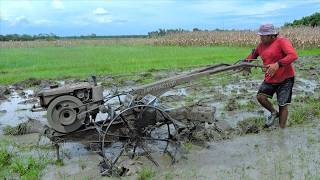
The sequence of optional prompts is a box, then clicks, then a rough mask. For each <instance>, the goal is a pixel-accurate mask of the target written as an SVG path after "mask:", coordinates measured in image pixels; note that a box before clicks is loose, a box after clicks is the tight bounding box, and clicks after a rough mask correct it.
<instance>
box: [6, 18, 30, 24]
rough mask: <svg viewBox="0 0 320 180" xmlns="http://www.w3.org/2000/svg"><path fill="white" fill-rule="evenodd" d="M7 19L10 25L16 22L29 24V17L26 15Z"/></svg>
mask: <svg viewBox="0 0 320 180" xmlns="http://www.w3.org/2000/svg"><path fill="white" fill-rule="evenodd" d="M7 21H8V22H9V23H10V25H11V26H15V25H18V24H29V23H30V21H29V19H28V18H27V17H26V16H17V17H15V18H14V19H12V20H9V19H8V20H7Z"/></svg>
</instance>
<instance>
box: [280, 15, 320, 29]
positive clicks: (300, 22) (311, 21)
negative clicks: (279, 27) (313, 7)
mask: <svg viewBox="0 0 320 180" xmlns="http://www.w3.org/2000/svg"><path fill="white" fill-rule="evenodd" d="M284 26H285V27H288V26H311V27H316V26H320V12H316V13H314V14H312V15H310V16H305V17H303V18H301V19H297V20H294V21H293V22H292V23H285V24H284Z"/></svg>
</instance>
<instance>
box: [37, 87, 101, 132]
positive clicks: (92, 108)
mask: <svg viewBox="0 0 320 180" xmlns="http://www.w3.org/2000/svg"><path fill="white" fill-rule="evenodd" d="M37 96H38V97H39V99H40V106H41V108H44V109H47V119H48V123H49V125H50V127H51V128H53V129H54V130H56V131H58V132H60V133H70V132H73V131H75V130H77V129H79V128H80V127H82V126H83V125H86V124H89V123H90V122H92V121H94V120H95V118H96V115H97V114H98V113H99V108H100V107H101V106H102V105H103V87H102V86H98V85H96V83H95V84H91V83H89V82H82V83H77V84H71V85H65V86H62V87H58V86H51V87H50V89H44V90H42V91H40V92H39V93H38V94H37Z"/></svg>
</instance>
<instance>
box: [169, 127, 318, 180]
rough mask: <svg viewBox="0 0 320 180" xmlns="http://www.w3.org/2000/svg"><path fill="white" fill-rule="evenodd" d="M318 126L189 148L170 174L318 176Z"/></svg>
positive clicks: (235, 177)
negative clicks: (202, 147) (196, 148)
mask: <svg viewBox="0 0 320 180" xmlns="http://www.w3.org/2000/svg"><path fill="white" fill-rule="evenodd" d="M319 128H320V126H317V127H314V126H313V127H299V128H288V129H285V130H276V131H271V132H264V133H262V134H259V135H246V136H243V137H237V138H234V139H232V140H230V141H224V142H218V143H211V144H210V148H209V149H203V150H200V151H198V150H194V151H192V152H191V153H190V154H189V156H188V160H186V161H185V162H181V163H179V164H177V165H176V166H175V167H174V169H175V170H174V171H173V172H171V173H173V174H174V175H175V176H176V177H179V178H178V179H180V178H181V179H183V178H184V177H185V176H189V175H190V176H191V179H193V178H197V179H221V178H231V179H291V178H293V179H310V178H312V177H318V178H319V176H320V153H319V150H320V140H319V137H320V131H319V130H320V129H319ZM192 171H194V173H190V172H192ZM190 176H189V177H190Z"/></svg>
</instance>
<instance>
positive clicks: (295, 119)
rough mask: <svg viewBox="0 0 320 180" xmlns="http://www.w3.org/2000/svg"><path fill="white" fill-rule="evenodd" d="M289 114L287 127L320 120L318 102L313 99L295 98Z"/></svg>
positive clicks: (319, 104) (319, 103) (319, 101)
mask: <svg viewBox="0 0 320 180" xmlns="http://www.w3.org/2000/svg"><path fill="white" fill-rule="evenodd" d="M297 99H298V100H296V101H298V102H296V103H294V104H293V106H292V108H289V109H290V113H289V120H288V126H293V125H297V124H302V123H304V122H308V121H309V122H310V121H312V120H314V119H319V118H320V100H319V99H317V98H314V97H309V96H307V97H297Z"/></svg>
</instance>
